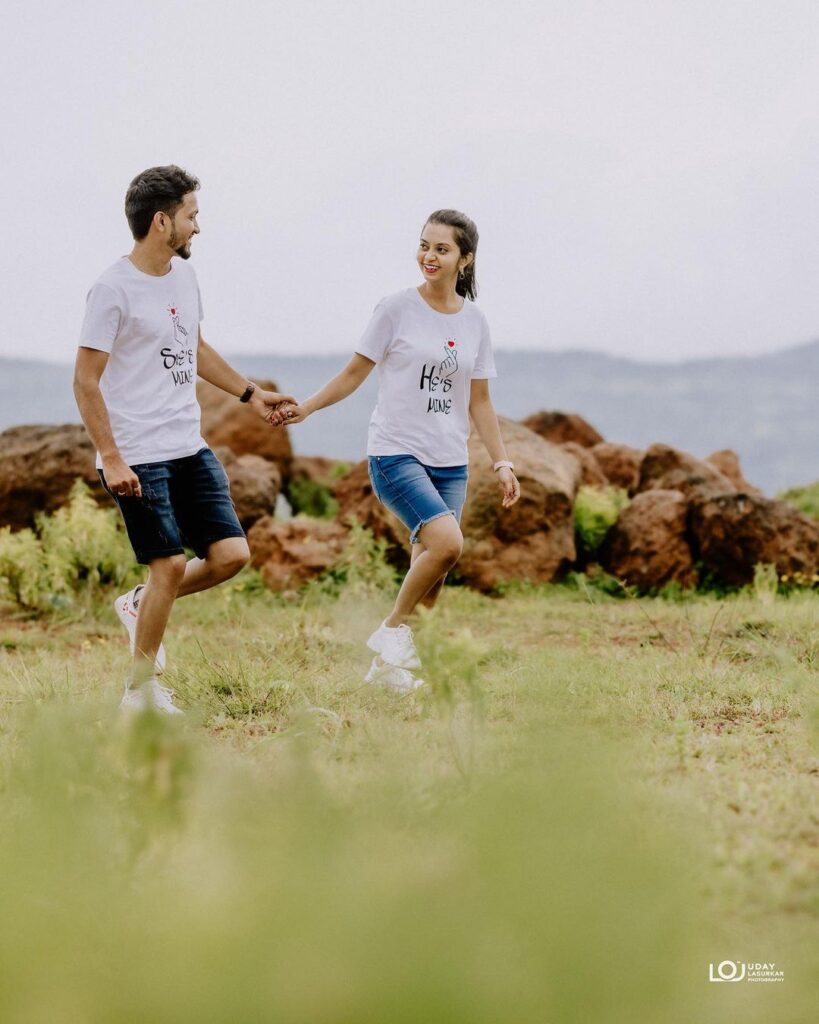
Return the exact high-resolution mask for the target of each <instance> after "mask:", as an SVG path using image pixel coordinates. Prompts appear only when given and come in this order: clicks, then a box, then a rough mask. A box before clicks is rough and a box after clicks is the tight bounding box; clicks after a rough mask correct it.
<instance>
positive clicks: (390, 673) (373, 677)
mask: <svg viewBox="0 0 819 1024" xmlns="http://www.w3.org/2000/svg"><path fill="white" fill-rule="evenodd" d="M364 682H365V683H369V684H370V685H376V686H385V687H386V688H387V689H389V690H392V691H394V692H395V693H412V692H413V690H417V689H419V687H421V686H423V685H424V680H423V679H416V678H415V676H414V675H413V674H412V673H411V672H410V671H409V670H408V669H405V668H399V667H398V666H397V665H388V664H387V662H386V661H383V660H382V659H381V657H380V656H378V655H376V657H375V658H373V660H372V664H371V665H370V669H369V671H368V672H367V674H366V676H364Z"/></svg>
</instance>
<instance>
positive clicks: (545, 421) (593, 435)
mask: <svg viewBox="0 0 819 1024" xmlns="http://www.w3.org/2000/svg"><path fill="white" fill-rule="evenodd" d="M521 422H522V424H523V426H524V427H528V428H529V430H533V431H534V432H535V433H536V434H539V435H540V436H541V437H542V438H543V439H544V440H546V441H551V442H552V443H553V444H565V443H566V442H567V441H574V442H575V443H576V444H579V445H582V447H583V448H591V447H592V446H593V445H596V444H599V443H600V442H601V441H602V440H603V435H602V434H599V433H598V432H597V431H596V430H595V429H594V427H593V426H592V425H591V423H587V422H586V420H584V419H583V417H582V416H578V415H577V413H573V412H546V411H544V412H536V413H534V414H533V415H532V416H527V417H526V419H525V420H521Z"/></svg>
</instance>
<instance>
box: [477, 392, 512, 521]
mask: <svg viewBox="0 0 819 1024" xmlns="http://www.w3.org/2000/svg"><path fill="white" fill-rule="evenodd" d="M469 414H470V416H471V417H472V422H473V423H474V424H475V427H476V428H477V431H478V434H479V435H480V439H481V441H483V444H484V447H485V448H486V450H487V452H488V453H489V458H490V459H491V460H492V462H493V463H494V462H508V461H509V456H508V455H507V454H506V445H505V444H504V443H503V438H502V437H501V432H500V425H499V424H498V415H497V413H496V412H495V407H494V406H493V405H492V399H491V398H490V397H489V381H488V380H473V381H472V382H471V384H470V392H469ZM495 475H496V476H497V478H498V483H499V484H500V486H501V488H502V489H503V507H504V508H509V507H510V506H511V505H514V504H515V502H516V501H517V500H518V498H519V497H520V484H519V483H518V479H517V477H516V476H515V474H514V473H513V472H512V470H511V469H510V468H509V467H508V466H502V467H501V468H500V469H499V470H497V472H496V474H495Z"/></svg>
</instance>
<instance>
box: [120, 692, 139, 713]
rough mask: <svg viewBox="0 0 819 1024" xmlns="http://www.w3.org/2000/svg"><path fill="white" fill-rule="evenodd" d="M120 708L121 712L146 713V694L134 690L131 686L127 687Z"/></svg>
mask: <svg viewBox="0 0 819 1024" xmlns="http://www.w3.org/2000/svg"><path fill="white" fill-rule="evenodd" d="M119 707H120V711H144V710H145V694H144V693H143V692H142V690H132V689H131V687H130V686H126V687H125V693H123V695H122V700H121V701H120V702H119Z"/></svg>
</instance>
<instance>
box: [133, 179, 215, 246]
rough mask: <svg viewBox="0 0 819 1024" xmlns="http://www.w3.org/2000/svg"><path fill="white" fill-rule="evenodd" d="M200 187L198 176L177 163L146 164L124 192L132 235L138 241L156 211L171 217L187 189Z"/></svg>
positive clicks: (149, 224)
mask: <svg viewBox="0 0 819 1024" xmlns="http://www.w3.org/2000/svg"><path fill="white" fill-rule="evenodd" d="M198 188H199V179H198V178H194V176H193V175H192V174H188V172H187V171H183V170H182V168H181V167H177V166H176V164H168V165H167V166H166V167H149V168H148V169H147V171H142V172H141V173H140V174H138V175H137V176H136V177H135V178H134V180H133V181H132V182H131V184H130V185H129V186H128V191H127V192H126V193H125V216H126V217H127V218H128V226H129V227H130V229H131V234H132V235H133V236H134V238H135V239H136V240H137V241H138V242H139V241H141V240H142V239H143V238H144V237H145V236H146V235H147V234H148V230H149V228H150V227H151V221H152V220H153V219H154V214H156V213H160V212H161V213H167V215H168V216H169V217H173V215H174V214H175V213H176V211H177V210H178V209H179V207H180V206H181V205H182V200H183V199H184V198H185V196H186V195H187V194H188V193H189V192H195V191H196V190H197V189H198Z"/></svg>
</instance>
